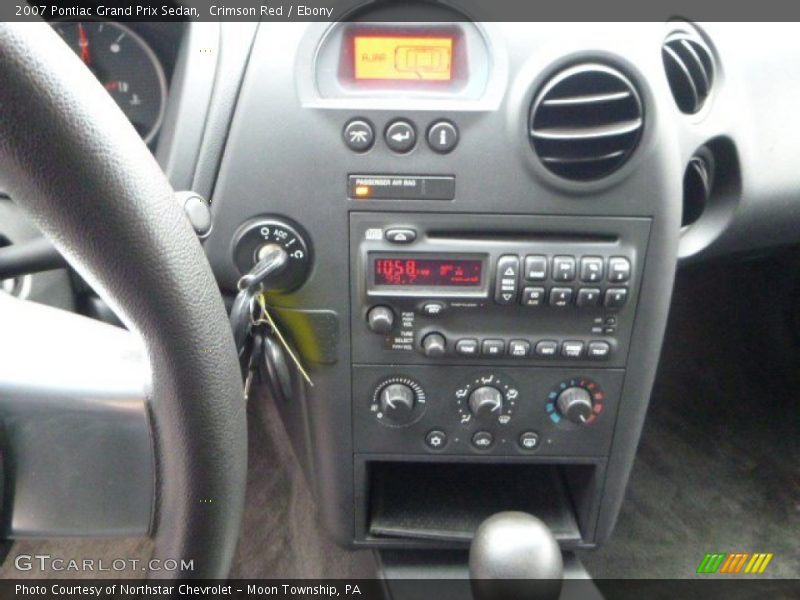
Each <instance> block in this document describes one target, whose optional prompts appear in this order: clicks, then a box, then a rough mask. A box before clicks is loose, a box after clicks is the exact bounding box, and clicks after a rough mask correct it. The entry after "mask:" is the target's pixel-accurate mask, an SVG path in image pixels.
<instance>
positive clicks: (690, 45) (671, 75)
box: [661, 33, 714, 115]
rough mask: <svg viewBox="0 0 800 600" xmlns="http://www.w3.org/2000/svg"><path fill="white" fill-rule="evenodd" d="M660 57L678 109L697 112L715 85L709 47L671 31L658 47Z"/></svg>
mask: <svg viewBox="0 0 800 600" xmlns="http://www.w3.org/2000/svg"><path fill="white" fill-rule="evenodd" d="M661 58H662V60H663V61H664V69H665V70H666V72H667V81H669V87H670V89H671V90H672V96H673V97H674V98H675V103H676V104H677V105H678V108H679V109H680V111H681V112H682V113H686V114H687V115H692V114H694V113H696V112H698V111H699V110H700V109H701V108H703V105H704V104H705V102H706V99H707V98H708V95H709V94H710V93H711V87H712V86H713V85H714V60H713V59H712V57H711V52H710V51H709V49H708V48H707V47H706V46H705V44H703V43H701V42H700V41H699V40H697V39H696V38H694V37H692V36H690V35H689V34H686V33H673V34H672V35H670V36H669V37H668V38H667V39H666V41H665V42H664V46H663V47H662V48H661Z"/></svg>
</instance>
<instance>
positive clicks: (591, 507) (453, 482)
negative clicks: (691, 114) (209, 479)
mask: <svg viewBox="0 0 800 600" xmlns="http://www.w3.org/2000/svg"><path fill="white" fill-rule="evenodd" d="M378 6H385V5H378ZM389 6H390V5H389ZM420 10H422V11H427V12H423V13H422V14H425V15H427V18H425V19H421V21H424V22H414V23H409V22H407V20H406V19H397V20H393V19H392V13H391V9H388V8H385V7H384V8H375V9H369V10H365V12H364V13H363V14H361V13H357V14H356V16H355V17H354V18H353V20H352V21H351V22H349V23H339V24H333V25H330V24H321V23H316V24H314V23H312V24H280V26H278V25H273V24H268V23H264V24H261V25H260V28H259V32H258V34H257V36H256V41H255V44H254V47H253V50H252V55H251V59H250V64H249V65H248V69H247V73H246V76H245V78H244V83H243V85H242V89H241V92H240V97H239V101H238V104H237V108H236V114H235V116H234V119H233V123H232V127H231V131H230V134H229V138H228V142H227V146H226V150H225V155H224V158H223V161H222V165H221V167H220V173H219V177H218V181H217V186H216V188H215V192H214V195H213V198H212V212H213V218H214V225H213V229H212V231H211V233H210V235H209V236H208V238H207V240H206V242H205V244H206V250H207V252H208V255H209V259H210V261H211V264H212V267H213V268H214V270H215V272H216V275H217V277H218V279H219V281H220V282H221V285H222V286H223V288H224V289H226V290H228V291H230V292H231V293H233V292H234V290H235V284H236V280H237V278H238V277H239V276H240V274H241V273H242V272H243V271H244V270H246V269H247V268H249V265H252V263H253V261H255V260H256V258H257V256H258V251H259V248H260V247H261V245H263V244H265V243H279V244H281V245H283V246H284V247H285V249H286V250H287V252H288V253H289V254H290V255H292V256H293V257H294V258H293V261H294V262H292V263H291V267H292V271H291V273H292V281H291V285H287V286H285V288H284V289H283V291H282V292H281V293H277V294H273V295H272V296H271V299H270V300H271V303H272V305H273V307H274V308H273V313H274V316H275V318H276V320H277V321H278V322H279V323H280V324H281V325H282V326H283V328H284V329H285V332H286V334H287V337H288V338H289V341H290V343H291V344H292V345H293V347H294V348H295V349H296V351H297V354H298V356H299V358H300V360H301V361H302V362H303V363H304V365H305V366H306V368H307V370H308V371H309V374H310V377H311V380H312V382H313V385H309V384H307V383H305V382H303V380H302V378H300V377H292V378H291V383H290V384H289V385H287V386H284V390H283V392H284V393H282V394H281V397H280V398H278V400H277V402H278V404H279V408H280V412H281V414H282V416H283V418H284V421H285V424H286V427H287V429H288V431H289V432H290V434H291V437H292V439H293V443H294V445H295V450H296V452H297V454H298V456H299V457H300V459H301V462H302V463H303V465H304V468H305V469H306V472H307V475H308V478H309V481H310V482H311V485H312V488H313V489H314V492H315V495H316V498H317V504H318V507H319V511H320V519H321V521H322V523H323V525H324V526H325V527H326V529H327V530H328V531H329V532H330V534H331V535H332V536H334V537H335V538H336V539H337V540H338V541H339V542H340V543H342V544H345V545H348V546H351V547H382V548H395V549H404V548H445V547H448V548H450V547H462V548H463V547H465V545H466V544H468V542H469V540H470V538H471V536H472V532H473V531H474V529H475V527H476V526H477V524H478V523H480V522H481V521H482V520H483V519H485V518H486V517H487V516H489V515H491V514H493V513H495V512H499V511H504V510H523V511H525V512H528V513H531V514H534V515H535V516H537V517H539V518H540V519H542V520H543V521H545V523H547V525H548V526H549V527H550V528H551V530H552V531H553V532H554V534H555V536H556V538H557V539H558V540H559V543H560V544H561V545H562V547H565V548H574V547H591V546H594V545H597V544H599V543H602V542H603V541H604V540H605V539H607V538H608V536H609V535H610V533H611V531H612V529H613V525H614V521H615V519H616V515H617V513H618V511H619V506H620V503H621V501H622V497H623V494H624V489H625V484H626V482H627V478H628V474H629V471H630V468H631V465H632V462H633V458H634V453H635V448H636V445H637V443H638V438H639V434H640V432H641V427H642V423H643V420H644V415H645V411H646V408H647V402H648V398H649V393H650V388H651V385H652V382H653V378H654V375H655V369H656V365H657V360H658V354H659V350H660V345H661V340H662V336H663V331H664V327H665V324H666V318H667V312H668V307H669V297H670V293H671V288H672V277H673V271H674V268H675V261H676V258H675V257H676V250H677V236H678V230H679V222H680V210H681V208H680V205H681V190H680V179H681V178H680V175H679V174H680V170H681V167H680V164H681V157H680V156H678V155H677V153H676V152H675V143H674V135H675V134H674V132H673V131H672V130H671V129H670V126H669V122H668V121H665V119H664V118H663V113H664V111H665V110H670V109H671V105H669V104H667V101H668V100H669V98H666V99H665V98H663V96H664V95H663V94H662V93H661V88H663V86H665V85H666V84H665V82H664V81H663V73H662V71H661V64H660V60H661V58H660V54H659V51H658V43H655V45H654V46H652V44H650V42H649V40H652V39H655V40H656V42H657V41H658V39H660V37H661V36H662V34H663V32H662V30H661V28H662V26H661V25H659V24H652V25H641V24H639V25H638V26H637V28H636V30H635V31H634V29H633V28H631V27H627V26H624V25H610V24H606V25H603V26H602V27H598V29H597V30H596V31H593V35H592V36H571V35H570V31H568V30H570V28H574V27H578V26H577V25H576V24H567V25H565V26H564V27H563V28H562V27H561V26H559V25H555V24H541V25H537V24H522V23H518V24H514V23H511V24H499V23H473V22H470V21H469V20H466V19H465V18H463V17H461V16H459V15H457V14H455V13H454V12H453V9H451V8H445V7H444V6H443V5H442V6H440V5H438V4H425V5H424V7H423V8H421V9H420ZM587 40H588V41H587ZM651 46H652V48H654V50H652V52H651V51H650V50H651ZM676 174H678V175H676ZM293 253H294V254H293Z"/></svg>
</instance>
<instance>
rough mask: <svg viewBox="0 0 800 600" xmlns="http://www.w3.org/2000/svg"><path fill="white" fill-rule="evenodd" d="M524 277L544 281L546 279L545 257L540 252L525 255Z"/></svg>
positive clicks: (529, 279)
mask: <svg viewBox="0 0 800 600" xmlns="http://www.w3.org/2000/svg"><path fill="white" fill-rule="evenodd" d="M525 279H527V280H528V281H544V280H545V279H547V257H546V256H544V255H541V254H537V255H534V256H526V257H525Z"/></svg>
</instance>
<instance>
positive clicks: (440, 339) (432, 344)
mask: <svg viewBox="0 0 800 600" xmlns="http://www.w3.org/2000/svg"><path fill="white" fill-rule="evenodd" d="M422 351H423V352H424V353H425V356H428V357H430V358H434V357H437V356H444V355H445V353H446V352H447V340H445V338H444V336H443V335H442V334H441V333H429V334H428V335H426V336H425V337H424V338H422Z"/></svg>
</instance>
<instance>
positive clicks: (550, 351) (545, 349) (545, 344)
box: [534, 340, 558, 358]
mask: <svg viewBox="0 0 800 600" xmlns="http://www.w3.org/2000/svg"><path fill="white" fill-rule="evenodd" d="M534 352H536V356H540V357H542V358H553V357H554V356H555V355H556V354H557V353H558V342H556V341H555V340H542V341H541V342H538V343H537V344H536V349H535V350H534Z"/></svg>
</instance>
